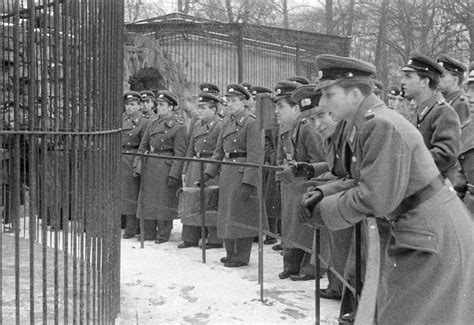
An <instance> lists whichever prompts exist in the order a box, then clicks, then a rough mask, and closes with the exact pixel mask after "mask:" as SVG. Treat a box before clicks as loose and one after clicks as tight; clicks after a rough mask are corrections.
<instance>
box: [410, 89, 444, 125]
mask: <svg viewBox="0 0 474 325" xmlns="http://www.w3.org/2000/svg"><path fill="white" fill-rule="evenodd" d="M439 100H442V95H441V94H440V93H439V92H435V93H434V94H433V95H431V96H430V97H428V98H427V99H425V100H424V101H422V102H421V103H420V105H418V106H417V107H416V114H417V115H418V116H419V117H420V119H423V117H424V116H425V115H426V114H427V113H428V112H429V110H430V108H431V107H433V106H434V104H435V103H436V102H437V101H439Z"/></svg>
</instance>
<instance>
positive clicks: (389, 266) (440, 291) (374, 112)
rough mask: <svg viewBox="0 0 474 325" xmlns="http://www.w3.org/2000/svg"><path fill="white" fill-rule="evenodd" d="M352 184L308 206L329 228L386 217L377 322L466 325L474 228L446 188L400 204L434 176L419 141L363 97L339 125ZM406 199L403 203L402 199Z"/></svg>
mask: <svg viewBox="0 0 474 325" xmlns="http://www.w3.org/2000/svg"><path fill="white" fill-rule="evenodd" d="M347 129H348V130H349V132H350V133H349V137H348V139H347V141H348V144H349V145H350V147H351V148H352V152H353V156H352V158H351V160H352V161H353V162H354V167H355V168H353V171H352V172H351V174H352V176H353V178H354V180H355V181H356V182H357V185H356V186H354V187H352V188H350V189H348V190H346V191H343V192H339V193H337V194H334V195H329V196H326V197H324V199H323V200H322V201H321V203H320V204H318V205H317V206H316V208H315V213H320V214H321V217H322V219H323V221H324V223H325V225H326V226H327V227H328V228H330V229H333V230H337V229H342V228H346V227H350V226H351V225H353V224H355V223H357V222H358V221H360V220H362V219H363V218H366V216H367V215H372V216H375V217H376V218H381V219H385V220H388V221H389V223H390V232H389V235H388V237H387V242H386V250H385V251H384V254H383V258H382V265H381V268H382V269H381V279H380V284H379V288H378V297H377V312H378V315H377V322H378V323H380V324H468V323H471V322H472V319H473V318H474V308H472V301H474V277H473V276H472V275H473V271H474V256H473V253H472V246H473V243H474V242H473V240H474V224H473V221H472V220H471V218H470V216H469V213H468V212H467V210H466V208H465V207H464V206H463V204H462V203H461V202H460V200H459V198H458V197H457V195H456V194H455V193H454V192H452V191H450V190H449V189H448V187H447V186H446V185H444V186H442V187H441V189H440V190H438V191H437V192H434V193H433V194H431V196H429V197H427V198H426V200H425V201H422V202H421V203H419V204H418V205H417V206H414V207H410V208H409V209H408V210H406V211H405V212H401V213H397V212H396V210H398V211H403V207H404V206H405V203H403V205H402V201H403V200H404V199H405V198H407V197H409V196H411V195H412V194H414V193H415V192H418V191H420V190H421V189H423V188H425V187H426V186H427V185H428V184H430V183H431V182H433V180H434V179H435V178H437V177H439V170H438V169H437V167H436V165H435V163H434V162H433V158H432V157H433V156H432V155H431V154H430V152H429V151H428V150H426V146H425V144H424V141H423V138H422V137H421V136H420V134H419V133H418V132H417V131H416V129H415V128H413V126H412V125H410V124H409V123H408V122H407V121H406V120H405V119H404V118H403V117H402V116H401V115H399V114H397V113H395V112H393V111H391V110H389V109H387V108H386V107H385V105H384V104H383V103H382V102H381V101H380V100H379V99H378V98H377V97H376V96H375V95H373V94H372V95H370V96H368V97H367V98H366V99H365V100H364V101H363V102H362V103H361V105H360V106H359V107H358V109H357V111H356V113H355V115H354V117H353V119H352V120H351V121H349V123H348V125H347ZM403 202H406V201H403Z"/></svg>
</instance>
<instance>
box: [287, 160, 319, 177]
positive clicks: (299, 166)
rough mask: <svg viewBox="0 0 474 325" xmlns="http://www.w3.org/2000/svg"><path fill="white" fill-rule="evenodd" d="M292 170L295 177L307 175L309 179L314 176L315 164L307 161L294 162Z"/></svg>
mask: <svg viewBox="0 0 474 325" xmlns="http://www.w3.org/2000/svg"><path fill="white" fill-rule="evenodd" d="M290 165H291V170H292V171H293V175H295V177H306V178H307V179H310V178H313V177H314V169H313V166H312V165H311V164H309V163H307V162H292V163H291V164H290Z"/></svg>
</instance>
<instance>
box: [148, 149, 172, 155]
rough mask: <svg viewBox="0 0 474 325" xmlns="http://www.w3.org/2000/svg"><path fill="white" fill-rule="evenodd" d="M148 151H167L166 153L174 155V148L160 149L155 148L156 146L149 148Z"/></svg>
mask: <svg viewBox="0 0 474 325" xmlns="http://www.w3.org/2000/svg"><path fill="white" fill-rule="evenodd" d="M150 152H151V153H157V154H160V153H164V152H168V153H171V154H172V155H174V149H163V150H160V149H156V148H151V150H150Z"/></svg>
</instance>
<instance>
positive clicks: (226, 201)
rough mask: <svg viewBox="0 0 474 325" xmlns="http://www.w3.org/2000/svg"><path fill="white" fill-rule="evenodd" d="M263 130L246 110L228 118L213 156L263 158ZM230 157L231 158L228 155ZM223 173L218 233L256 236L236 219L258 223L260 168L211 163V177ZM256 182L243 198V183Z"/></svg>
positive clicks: (227, 236) (253, 160) (243, 159)
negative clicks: (238, 155)
mask: <svg viewBox="0 0 474 325" xmlns="http://www.w3.org/2000/svg"><path fill="white" fill-rule="evenodd" d="M258 139H260V130H259V126H258V125H257V123H256V119H255V116H253V115H251V114H250V113H249V112H248V111H246V110H243V111H242V112H241V113H239V114H238V115H237V116H229V117H226V118H225V119H224V122H223V125H222V130H221V132H220V134H219V138H218V140H217V145H216V150H215V151H214V155H213V157H212V159H214V160H223V161H234V162H249V163H254V164H257V163H259V162H260V157H261V155H262V153H263V152H262V148H261V145H260V141H258ZM230 153H246V157H238V158H230V156H229V154H230ZM226 157H229V158H226ZM219 169H220V176H219V204H218V212H217V236H218V237H220V238H223V239H238V238H246V237H253V236H256V235H257V234H258V232H257V231H254V230H250V229H244V228H241V227H238V226H237V225H235V224H233V223H234V222H237V223H241V224H244V225H249V226H253V227H258V197H257V185H258V181H259V179H258V170H257V168H251V167H235V166H230V165H223V166H222V167H221V168H219V165H218V164H210V165H208V166H207V167H206V171H205V173H206V174H208V175H209V176H210V177H215V176H217V174H218V172H219ZM243 183H245V184H249V185H251V186H253V189H254V194H253V195H252V197H251V198H250V199H249V200H247V201H243V200H242V199H241V197H240V191H241V187H242V184H243Z"/></svg>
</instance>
